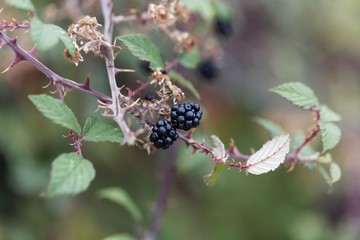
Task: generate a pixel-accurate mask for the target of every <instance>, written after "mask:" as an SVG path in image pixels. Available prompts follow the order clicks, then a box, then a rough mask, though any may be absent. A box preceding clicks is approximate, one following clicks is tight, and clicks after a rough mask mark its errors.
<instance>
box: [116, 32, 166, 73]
mask: <svg viewBox="0 0 360 240" xmlns="http://www.w3.org/2000/svg"><path fill="white" fill-rule="evenodd" d="M117 39H119V40H120V41H121V42H123V43H124V44H125V46H126V47H127V48H128V49H129V50H130V52H131V53H132V54H133V55H134V56H135V57H137V58H139V59H140V60H144V61H148V62H150V68H151V69H152V70H156V68H158V67H164V61H163V59H162V57H161V55H160V50H159V49H158V48H157V47H156V46H155V45H154V44H153V43H152V42H151V41H150V40H149V39H148V38H147V37H146V36H144V35H142V34H129V35H125V36H121V37H117Z"/></svg>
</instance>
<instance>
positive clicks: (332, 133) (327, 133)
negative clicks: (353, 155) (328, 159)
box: [319, 121, 341, 152]
mask: <svg viewBox="0 0 360 240" xmlns="http://www.w3.org/2000/svg"><path fill="white" fill-rule="evenodd" d="M319 127H320V133H321V140H322V143H323V152H326V151H327V150H330V149H332V148H334V147H335V146H336V145H337V144H338V143H339V142H340V139H341V130H340V128H339V127H338V126H337V125H335V124H334V123H330V122H322V121H320V122H319Z"/></svg>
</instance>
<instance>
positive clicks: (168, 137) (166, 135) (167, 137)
mask: <svg viewBox="0 0 360 240" xmlns="http://www.w3.org/2000/svg"><path fill="white" fill-rule="evenodd" d="M177 138H178V134H177V133H176V129H175V128H174V127H173V126H172V125H171V123H170V121H168V120H158V121H157V122H156V124H155V125H154V126H153V128H152V133H151V134H150V136H149V139H150V141H151V142H153V143H154V146H155V147H156V148H162V149H167V148H168V147H169V146H170V145H172V144H173V143H174V142H175V141H176V140H177Z"/></svg>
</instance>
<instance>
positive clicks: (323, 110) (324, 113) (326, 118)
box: [320, 105, 341, 122]
mask: <svg viewBox="0 0 360 240" xmlns="http://www.w3.org/2000/svg"><path fill="white" fill-rule="evenodd" d="M320 120H321V121H323V122H338V121H340V120H341V116H340V115H339V114H337V113H336V112H334V111H333V110H331V109H330V108H329V107H328V106H326V105H321V107H320Z"/></svg>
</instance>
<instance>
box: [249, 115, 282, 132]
mask: <svg viewBox="0 0 360 240" xmlns="http://www.w3.org/2000/svg"><path fill="white" fill-rule="evenodd" d="M254 121H255V122H256V123H258V124H259V125H261V126H262V127H263V128H265V129H266V130H268V132H269V134H270V136H271V137H276V136H279V135H281V134H283V133H285V132H284V130H283V129H282V128H281V127H280V126H279V125H277V124H276V123H274V122H272V121H270V120H268V119H265V118H261V117H255V118H254Z"/></svg>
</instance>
